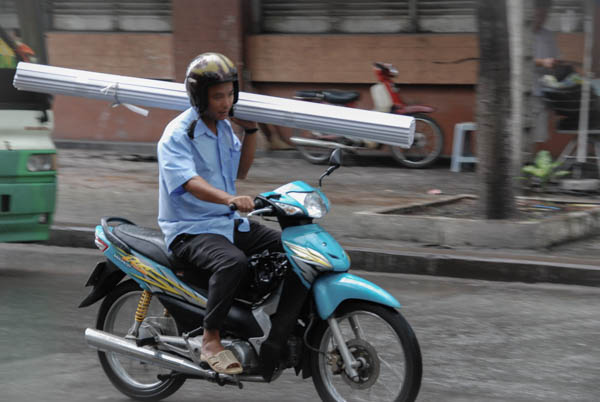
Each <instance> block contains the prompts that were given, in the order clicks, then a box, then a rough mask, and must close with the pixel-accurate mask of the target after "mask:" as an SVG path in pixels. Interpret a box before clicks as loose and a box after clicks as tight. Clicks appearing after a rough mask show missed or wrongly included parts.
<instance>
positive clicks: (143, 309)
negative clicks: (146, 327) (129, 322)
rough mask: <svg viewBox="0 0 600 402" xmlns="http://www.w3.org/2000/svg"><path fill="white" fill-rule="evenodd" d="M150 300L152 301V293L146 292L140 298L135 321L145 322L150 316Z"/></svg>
mask: <svg viewBox="0 0 600 402" xmlns="http://www.w3.org/2000/svg"><path fill="white" fill-rule="evenodd" d="M150 300H152V293H150V292H148V291H147V290H144V291H143V292H142V295H141V296H140V301H139V302H138V306H137V310H136V311H135V320H136V321H137V322H140V323H141V322H142V321H144V318H146V314H148V306H150Z"/></svg>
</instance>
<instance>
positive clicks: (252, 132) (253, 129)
mask: <svg viewBox="0 0 600 402" xmlns="http://www.w3.org/2000/svg"><path fill="white" fill-rule="evenodd" d="M257 131H258V127H255V128H245V129H244V134H254V133H255V132H257Z"/></svg>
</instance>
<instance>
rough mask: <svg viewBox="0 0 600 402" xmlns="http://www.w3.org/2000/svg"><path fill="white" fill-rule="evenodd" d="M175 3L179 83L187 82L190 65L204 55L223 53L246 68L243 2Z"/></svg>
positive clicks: (194, 0)
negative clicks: (207, 53) (198, 56)
mask: <svg viewBox="0 0 600 402" xmlns="http://www.w3.org/2000/svg"><path fill="white" fill-rule="evenodd" d="M172 4H173V51H174V60H175V76H176V78H177V81H180V82H181V81H183V79H184V77H185V71H186V69H187V66H188V64H189V63H190V61H192V59H193V58H194V57H195V56H197V55H198V54H200V53H205V52H217V53H222V54H224V55H226V56H227V57H229V58H230V59H231V60H232V61H233V62H234V63H235V64H236V65H237V66H238V67H242V66H243V61H244V60H243V40H244V37H243V21H242V0H200V1H198V0H172ZM240 70H241V68H240Z"/></svg>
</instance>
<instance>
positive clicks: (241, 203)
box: [227, 195, 254, 212]
mask: <svg viewBox="0 0 600 402" xmlns="http://www.w3.org/2000/svg"><path fill="white" fill-rule="evenodd" d="M232 204H233V205H235V207H236V208H234V209H237V210H238V211H240V212H251V211H253V210H254V200H252V198H251V197H248V196H247V195H238V196H235V197H231V198H230V199H229V200H227V205H229V206H231V205H232Z"/></svg>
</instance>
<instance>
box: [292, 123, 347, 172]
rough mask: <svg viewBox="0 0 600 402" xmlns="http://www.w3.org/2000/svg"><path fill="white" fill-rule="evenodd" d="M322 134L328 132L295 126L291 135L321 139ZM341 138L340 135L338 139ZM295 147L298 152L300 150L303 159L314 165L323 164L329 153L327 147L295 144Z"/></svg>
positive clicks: (326, 160) (327, 159)
mask: <svg viewBox="0 0 600 402" xmlns="http://www.w3.org/2000/svg"><path fill="white" fill-rule="evenodd" d="M323 135H328V134H321V133H320V132H318V131H311V130H300V129H297V128H295V129H294V130H293V135H292V136H293V137H300V138H306V139H311V140H322V137H323ZM341 138H342V137H340V139H341ZM296 149H297V150H298V152H300V155H302V157H303V158H304V159H306V160H307V161H309V162H310V163H312V164H314V165H324V164H325V163H327V162H328V161H329V156H330V155H331V149H329V148H323V147H317V146H310V145H297V144H296Z"/></svg>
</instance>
